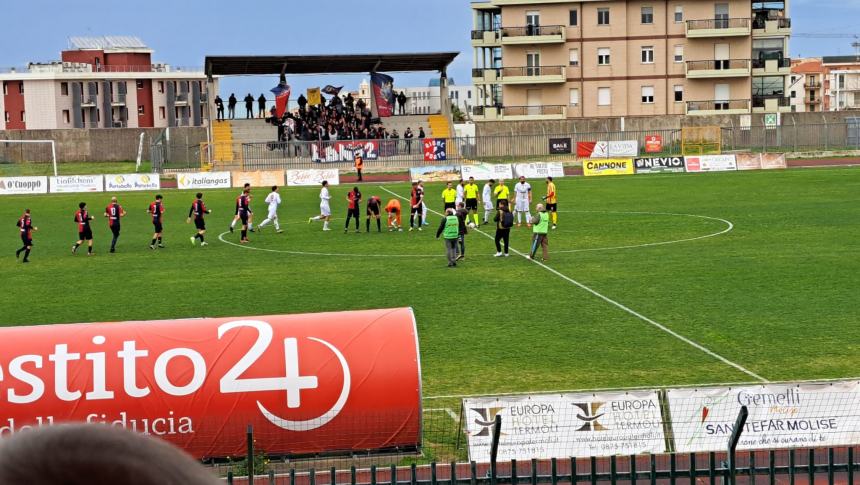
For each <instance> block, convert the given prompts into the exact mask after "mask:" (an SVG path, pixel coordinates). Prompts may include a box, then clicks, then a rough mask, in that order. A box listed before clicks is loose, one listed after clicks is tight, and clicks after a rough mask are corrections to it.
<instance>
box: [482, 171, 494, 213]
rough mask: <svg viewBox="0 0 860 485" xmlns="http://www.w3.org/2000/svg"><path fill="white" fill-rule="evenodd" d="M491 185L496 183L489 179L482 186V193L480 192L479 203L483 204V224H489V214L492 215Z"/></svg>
mask: <svg viewBox="0 0 860 485" xmlns="http://www.w3.org/2000/svg"><path fill="white" fill-rule="evenodd" d="M493 185H496V181H495V180H493V179H490V180H488V181H487V183H485V184H484V191H483V192H481V201H482V202H483V203H484V224H489V223H490V214H492V213H493V210H494V209H495V207H493Z"/></svg>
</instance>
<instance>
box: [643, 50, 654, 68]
mask: <svg viewBox="0 0 860 485" xmlns="http://www.w3.org/2000/svg"><path fill="white" fill-rule="evenodd" d="M642 64H654V46H653V45H645V46H642Z"/></svg>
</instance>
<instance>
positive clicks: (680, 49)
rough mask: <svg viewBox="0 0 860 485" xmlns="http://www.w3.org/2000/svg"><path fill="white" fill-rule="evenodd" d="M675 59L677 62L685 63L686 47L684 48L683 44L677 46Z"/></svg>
mask: <svg viewBox="0 0 860 485" xmlns="http://www.w3.org/2000/svg"><path fill="white" fill-rule="evenodd" d="M674 59H675V62H684V46H683V44H681V45H676V46H675V57H674Z"/></svg>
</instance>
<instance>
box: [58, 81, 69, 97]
mask: <svg viewBox="0 0 860 485" xmlns="http://www.w3.org/2000/svg"><path fill="white" fill-rule="evenodd" d="M68 95H69V83H60V96H68Z"/></svg>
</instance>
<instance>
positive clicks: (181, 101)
mask: <svg viewBox="0 0 860 485" xmlns="http://www.w3.org/2000/svg"><path fill="white" fill-rule="evenodd" d="M173 104H175V105H177V106H182V105H187V104H188V93H176V99H175V100H174V101H173Z"/></svg>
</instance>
